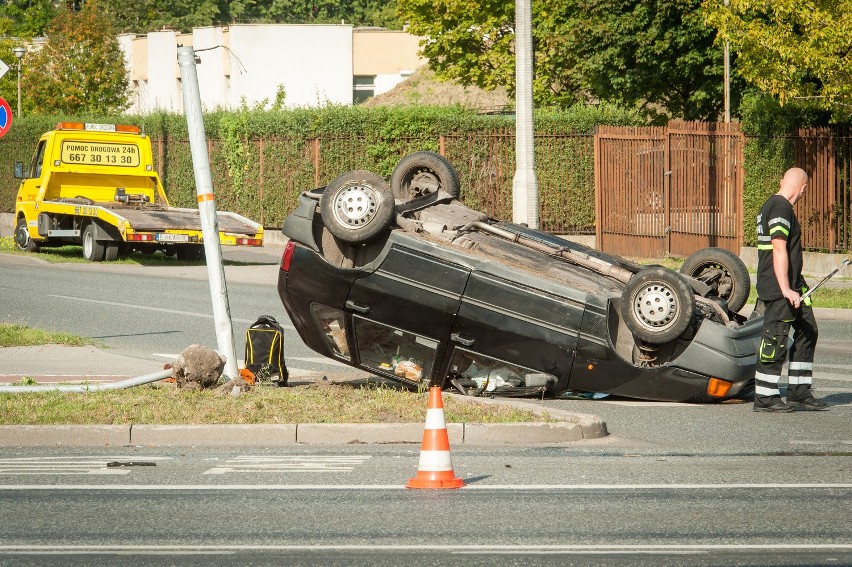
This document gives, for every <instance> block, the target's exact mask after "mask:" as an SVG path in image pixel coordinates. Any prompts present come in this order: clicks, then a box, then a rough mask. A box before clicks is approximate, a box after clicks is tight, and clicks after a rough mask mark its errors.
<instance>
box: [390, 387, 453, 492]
mask: <svg viewBox="0 0 852 567" xmlns="http://www.w3.org/2000/svg"><path fill="white" fill-rule="evenodd" d="M462 486H464V480H462V479H461V478H456V475H455V473H454V472H453V463H452V460H451V459H450V438H449V436H448V435H447V422H446V421H445V420H444V400H443V399H442V398H441V388H440V387H439V386H432V387H431V388H429V405H428V406H427V409H426V426H425V427H424V429H423V444H422V445H421V446H420V463H419V464H418V465H417V475H416V476H415V477H414V478H411V479H409V481H408V482H407V483H406V485H405V487H406V488H461V487H462Z"/></svg>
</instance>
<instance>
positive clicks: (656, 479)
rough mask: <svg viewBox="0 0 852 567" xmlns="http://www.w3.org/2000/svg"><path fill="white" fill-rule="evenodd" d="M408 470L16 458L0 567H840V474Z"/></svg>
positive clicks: (521, 462)
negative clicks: (455, 485)
mask: <svg viewBox="0 0 852 567" xmlns="http://www.w3.org/2000/svg"><path fill="white" fill-rule="evenodd" d="M417 452H418V451H417V448H416V447H410V446H385V447H381V446H354V447H353V446H341V447H328V448H317V447H295V448H293V449H288V450H287V451H286V452H262V451H261V452H258V451H253V452H247V451H241V450H239V449H218V450H202V449H186V450H180V451H179V452H178V451H175V450H162V449H161V450H157V449H151V448H143V447H137V448H122V449H111V450H106V449H100V450H94V451H91V450H89V451H86V452H80V451H73V450H68V449H66V450H52V451H46V452H45V451H43V450H42V451H40V450H27V451H16V452H14V453H9V454H6V455H4V456H3V457H2V458H0V508H2V510H3V511H4V513H3V515H2V519H0V534H2V535H0V565H16V566H17V565H69V564H78V565H131V564H132V565H162V564H175V565H202V564H203V565H276V564H282V563H284V564H287V565H449V564H452V565H494V564H499V565H504V564H505V565H516V564H517V565H569V564H576V565H686V564H689V565H724V564H736V565H849V564H852V533H851V532H850V526H849V522H848V518H849V514H850V512H852V504H851V503H852V498H850V497H852V483H850V482H849V480H850V479H849V475H848V470H849V459H848V457H846V458H842V457H835V456H819V457H817V456H813V457H809V458H807V459H802V458H797V457H789V456H768V457H735V458H731V457H728V456H670V457H660V456H654V455H637V454H620V453H613V452H611V451H606V450H595V451H592V452H590V453H589V452H585V453H584V452H583V451H578V450H577V449H576V448H505V449H504V448H497V449H493V448H491V449H484V448H480V449H470V448H466V447H465V448H460V449H456V450H454V451H453V463H454V470H455V472H456V474H458V475H459V476H461V477H463V478H464V479H465V480H466V482H467V486H466V487H465V488H462V489H461V490H451V491H417V490H406V489H404V488H402V485H403V483H404V482H405V480H406V479H407V478H409V477H411V476H412V474H413V473H414V470H415V468H416V462H417ZM108 463H112V464H113V466H108ZM122 464H124V465H125V466H120V465H122ZM844 467H845V470H846V473H847V474H845V475H844V474H843V473H842V472H839V470H840V471H842V470H843V469H844ZM782 470H783V471H784V473H783V475H779V472H780V471H782ZM746 471H748V472H746ZM780 476H783V478H780ZM745 477H749V478H745ZM840 478H842V479H843V480H842V481H840V480H839V479H840Z"/></svg>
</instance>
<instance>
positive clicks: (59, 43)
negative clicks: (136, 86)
mask: <svg viewBox="0 0 852 567" xmlns="http://www.w3.org/2000/svg"><path fill="white" fill-rule="evenodd" d="M22 83H23V84H24V85H25V86H26V92H27V95H26V96H25V97H24V100H25V103H26V106H27V108H28V109H31V110H32V111H33V112H35V113H47V112H61V113H78V112H111V111H116V110H122V109H124V108H126V107H127V103H128V100H127V94H128V80H127V70H126V68H125V66H124V55H123V51H122V50H121V47H120V46H119V44H118V39H117V38H116V36H115V32H114V31H113V29H112V26H111V24H110V21H109V20H108V19H107V18H105V17H104V15H103V14H102V13H101V12H100V11H99V10H98V9H97V7H96V5H95V4H89V5H87V6H86V7H85V8H84V9H83V10H82V11H80V12H77V13H75V12H72V11H69V10H64V11H61V12H60V13H59V15H58V16H57V17H56V18H55V19H54V20H53V22H52V23H51V25H50V27H49V28H48V31H47V40H46V42H45V43H44V45H43V46H42V48H41V50H39V51H38V52H36V53H34V54H32V55H31V56H30V59H29V62H28V64H27V65H26V67H25V71H24V78H23V80H22Z"/></svg>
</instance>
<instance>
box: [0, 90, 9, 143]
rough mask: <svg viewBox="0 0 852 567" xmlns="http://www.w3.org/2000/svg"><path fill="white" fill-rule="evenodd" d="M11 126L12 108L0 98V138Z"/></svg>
mask: <svg viewBox="0 0 852 567" xmlns="http://www.w3.org/2000/svg"><path fill="white" fill-rule="evenodd" d="M11 126H12V108H11V107H10V106H9V103H8V102H6V100H5V99H3V98H0V138H2V137H3V136H4V135H5V134H6V132H8V131H9V128H10V127H11Z"/></svg>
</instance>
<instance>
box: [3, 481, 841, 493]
mask: <svg viewBox="0 0 852 567" xmlns="http://www.w3.org/2000/svg"><path fill="white" fill-rule="evenodd" d="M737 489H739V490H756V489H769V490H790V489H805V490H827V489H830V490H852V483H824V484H814V483H811V484H804V483H801V484H778V483H769V484H470V485H466V486H465V487H464V488H462V489H461V490H462V491H466V490H495V491H504V490H505V491H517V490H550V491H557V490H559V491H573V492H585V491H589V490H737ZM3 490H6V491H23V490H56V491H62V490H105V491H106V490H115V491H130V490H139V491H145V490H152V491H153V490H162V491H231V490H245V491H274V490H294V491H297V490H408V489H406V488H405V487H404V486H403V485H402V484H344V485H341V484H267V485H258V484H0V491H3Z"/></svg>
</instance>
